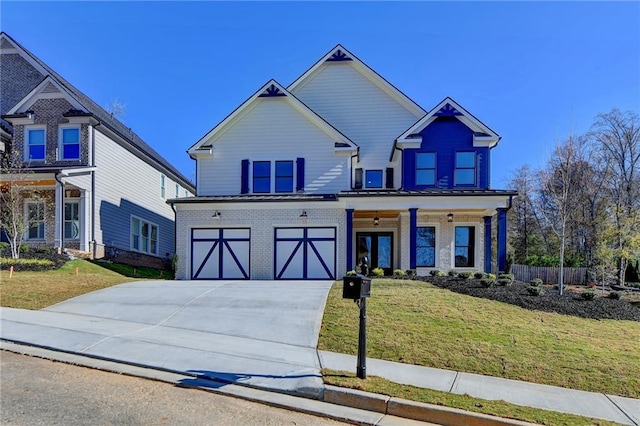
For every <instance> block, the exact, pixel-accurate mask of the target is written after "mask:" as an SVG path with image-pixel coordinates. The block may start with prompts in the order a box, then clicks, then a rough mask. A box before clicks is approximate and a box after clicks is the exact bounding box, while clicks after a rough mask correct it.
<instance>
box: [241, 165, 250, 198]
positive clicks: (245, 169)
mask: <svg viewBox="0 0 640 426" xmlns="http://www.w3.org/2000/svg"><path fill="white" fill-rule="evenodd" d="M240 193H241V194H248V193H249V160H242V183H241V184H240Z"/></svg>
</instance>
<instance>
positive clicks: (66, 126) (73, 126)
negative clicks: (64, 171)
mask: <svg viewBox="0 0 640 426" xmlns="http://www.w3.org/2000/svg"><path fill="white" fill-rule="evenodd" d="M65 129H77V130H78V158H64V147H63V143H62V131H63V130H65ZM81 158H82V129H81V128H80V126H78V125H77V124H60V125H59V126H58V161H78V160H80V159H81Z"/></svg>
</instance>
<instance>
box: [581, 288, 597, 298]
mask: <svg viewBox="0 0 640 426" xmlns="http://www.w3.org/2000/svg"><path fill="white" fill-rule="evenodd" d="M580 296H582V298H583V299H584V300H593V299H595V298H596V291H595V290H585V291H583V292H582V293H580Z"/></svg>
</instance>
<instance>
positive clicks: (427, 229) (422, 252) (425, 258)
mask: <svg viewBox="0 0 640 426" xmlns="http://www.w3.org/2000/svg"><path fill="white" fill-rule="evenodd" d="M416 232H417V236H416V237H417V238H416V265H417V266H426V267H434V266H436V228H435V226H421V227H419V228H417V229H416Z"/></svg>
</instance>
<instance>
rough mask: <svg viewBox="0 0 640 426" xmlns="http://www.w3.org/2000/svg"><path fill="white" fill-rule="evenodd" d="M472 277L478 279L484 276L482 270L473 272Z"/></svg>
mask: <svg viewBox="0 0 640 426" xmlns="http://www.w3.org/2000/svg"><path fill="white" fill-rule="evenodd" d="M473 276H474V278H477V279H479V280H481V279H483V278H484V272H476V273H475V274H473Z"/></svg>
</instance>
